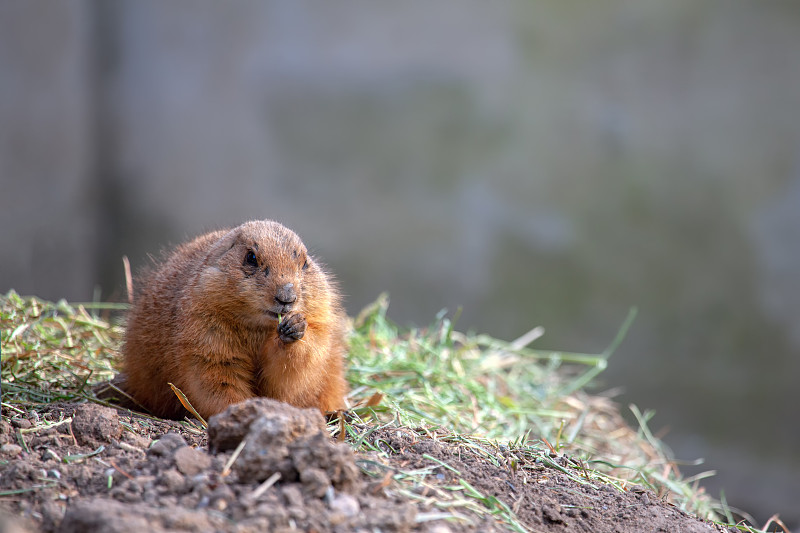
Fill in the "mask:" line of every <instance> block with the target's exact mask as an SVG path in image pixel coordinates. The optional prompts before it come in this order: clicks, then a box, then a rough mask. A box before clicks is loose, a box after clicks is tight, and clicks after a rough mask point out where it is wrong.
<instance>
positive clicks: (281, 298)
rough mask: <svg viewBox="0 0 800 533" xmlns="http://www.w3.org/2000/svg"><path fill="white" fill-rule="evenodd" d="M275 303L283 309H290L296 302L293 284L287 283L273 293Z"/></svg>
mask: <svg viewBox="0 0 800 533" xmlns="http://www.w3.org/2000/svg"><path fill="white" fill-rule="evenodd" d="M275 301H276V302H278V303H279V304H280V305H282V306H283V307H284V309H286V310H288V309H291V305H292V304H293V303H295V302H296V301H297V293H296V292H295V290H294V283H287V284H286V285H284V286H282V287H279V288H278V290H277V291H276V292H275Z"/></svg>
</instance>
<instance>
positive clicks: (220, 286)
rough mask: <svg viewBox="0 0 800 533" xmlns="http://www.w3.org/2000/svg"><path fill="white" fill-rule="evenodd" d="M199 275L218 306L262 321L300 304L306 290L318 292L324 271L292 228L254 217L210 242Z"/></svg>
mask: <svg viewBox="0 0 800 533" xmlns="http://www.w3.org/2000/svg"><path fill="white" fill-rule="evenodd" d="M199 281H200V283H199V287H198V288H199V289H200V290H202V291H204V292H209V291H210V292H213V293H214V295H215V304H216V309H217V311H220V312H224V313H225V314H227V315H229V316H234V317H235V318H236V319H237V320H238V321H241V322H243V323H247V324H250V325H255V326H266V325H269V324H272V325H274V324H276V323H277V322H278V317H279V316H281V315H288V314H290V313H292V312H294V311H300V310H303V309H304V307H305V305H306V299H307V298H309V294H313V295H314V297H316V296H317V295H318V294H319V292H320V291H319V289H320V287H319V285H320V283H325V276H324V275H323V274H322V271H321V270H320V267H319V266H318V265H317V264H316V263H315V261H314V258H313V257H311V256H310V255H309V254H308V250H307V249H306V247H305V245H304V244H303V241H301V240H300V237H298V236H297V234H296V233H294V232H293V231H292V230H290V229H289V228H287V227H285V226H283V225H282V224H279V223H278V222H273V221H271V220H257V221H252V222H246V223H245V224H242V225H241V226H239V227H237V228H234V229H232V230H231V231H229V232H227V233H226V234H225V235H223V236H222V237H221V238H220V239H219V240H218V241H217V242H216V243H214V244H213V245H212V247H211V249H210V251H209V254H208V256H207V257H206V260H205V261H204V265H203V268H202V272H201V273H200V280H199ZM324 292H325V291H324V290H323V291H322V293H323V294H322V295H321V296H323V297H324ZM220 295H224V297H223V298H220Z"/></svg>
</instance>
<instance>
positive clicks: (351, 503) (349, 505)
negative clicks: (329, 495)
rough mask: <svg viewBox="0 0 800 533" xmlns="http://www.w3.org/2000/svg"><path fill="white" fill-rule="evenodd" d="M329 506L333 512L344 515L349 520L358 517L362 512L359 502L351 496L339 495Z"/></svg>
mask: <svg viewBox="0 0 800 533" xmlns="http://www.w3.org/2000/svg"><path fill="white" fill-rule="evenodd" d="M328 505H329V506H330V508H331V510H332V511H334V512H339V513H342V514H343V515H344V516H346V517H348V518H350V517H353V516H355V515H357V514H358V512H359V511H360V510H361V506H360V505H359V504H358V500H356V499H355V498H354V497H353V496H351V495H349V494H337V495H336V496H335V497H334V498H333V499H332V500H331V501H330V503H329V504H328Z"/></svg>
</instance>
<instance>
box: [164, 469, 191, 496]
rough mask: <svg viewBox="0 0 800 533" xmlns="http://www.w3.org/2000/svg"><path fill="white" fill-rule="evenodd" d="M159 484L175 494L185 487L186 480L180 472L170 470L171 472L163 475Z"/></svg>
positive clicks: (168, 471)
mask: <svg viewBox="0 0 800 533" xmlns="http://www.w3.org/2000/svg"><path fill="white" fill-rule="evenodd" d="M159 482H160V483H161V484H162V485H163V486H164V487H166V488H167V489H169V490H171V491H173V492H174V491H177V490H178V489H179V488H182V487H183V484H184V482H185V479H184V477H183V476H182V475H181V473H180V472H178V471H177V470H175V469H174V468H170V469H169V470H167V471H166V472H164V473H162V474H161V477H160V479H159Z"/></svg>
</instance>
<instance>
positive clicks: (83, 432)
mask: <svg viewBox="0 0 800 533" xmlns="http://www.w3.org/2000/svg"><path fill="white" fill-rule="evenodd" d="M72 430H73V432H74V434H75V439H76V440H77V441H78V444H85V445H88V446H93V447H97V446H100V445H102V444H108V443H110V442H111V441H112V439H119V438H120V435H122V426H121V425H120V423H119V416H118V415H117V411H116V410H115V409H112V408H110V407H103V406H102V405H96V404H92V403H89V404H84V405H79V406H78V407H77V408H76V409H75V414H74V415H73V418H72Z"/></svg>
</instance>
